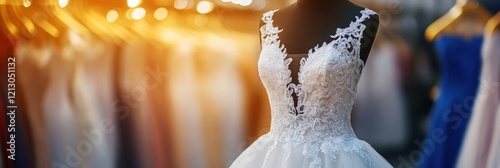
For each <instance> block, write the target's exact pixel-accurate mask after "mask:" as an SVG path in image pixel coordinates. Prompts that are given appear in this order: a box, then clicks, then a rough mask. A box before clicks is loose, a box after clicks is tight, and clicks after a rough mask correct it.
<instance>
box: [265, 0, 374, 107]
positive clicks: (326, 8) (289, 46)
mask: <svg viewBox="0 0 500 168" xmlns="http://www.w3.org/2000/svg"><path fill="white" fill-rule="evenodd" d="M363 9H364V8H363V7H360V6H358V5H356V4H353V3H352V2H350V1H348V0H297V2H295V3H293V4H292V5H290V6H288V7H285V8H283V9H280V10H279V11H277V12H275V14H274V15H273V20H274V22H273V25H274V26H276V27H278V28H279V29H282V30H283V31H282V32H281V33H279V39H280V41H281V44H283V45H284V46H285V48H286V53H287V58H293V60H300V59H302V58H303V57H307V56H308V55H307V53H308V52H309V50H310V49H312V48H314V47H315V46H317V45H319V46H321V44H323V43H324V42H326V43H329V42H331V41H332V40H334V39H333V38H332V37H330V36H331V35H335V33H336V30H337V28H346V27H349V24H350V23H351V22H354V21H355V19H356V16H358V17H359V16H360V11H362V10H363ZM363 24H364V25H366V28H365V29H364V31H363V38H362V39H361V51H360V57H361V60H363V62H365V63H366V60H367V58H368V55H369V53H370V50H371V47H372V45H373V42H374V40H375V37H376V34H377V30H378V26H379V18H378V16H377V15H373V16H371V17H370V18H369V19H367V20H365V21H364V22H363ZM263 25H264V22H262V21H261V22H260V27H262V26H263ZM289 68H290V70H291V77H292V83H295V84H297V83H298V71H299V68H300V61H292V62H291V63H290V66H289ZM292 96H293V97H294V99H295V100H296V99H297V98H296V95H295V94H293V95H292Z"/></svg>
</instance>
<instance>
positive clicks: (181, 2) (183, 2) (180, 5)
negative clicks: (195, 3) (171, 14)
mask: <svg viewBox="0 0 500 168" xmlns="http://www.w3.org/2000/svg"><path fill="white" fill-rule="evenodd" d="M188 3H189V2H188V1H187V0H176V1H175V2H174V8H177V9H185V8H187V6H188Z"/></svg>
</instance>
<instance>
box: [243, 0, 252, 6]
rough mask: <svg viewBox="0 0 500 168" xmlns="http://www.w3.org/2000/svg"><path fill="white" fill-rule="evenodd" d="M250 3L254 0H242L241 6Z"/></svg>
mask: <svg viewBox="0 0 500 168" xmlns="http://www.w3.org/2000/svg"><path fill="white" fill-rule="evenodd" d="M250 4H252V0H240V5H241V6H248V5H250Z"/></svg>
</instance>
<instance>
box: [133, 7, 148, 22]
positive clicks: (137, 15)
mask: <svg viewBox="0 0 500 168" xmlns="http://www.w3.org/2000/svg"><path fill="white" fill-rule="evenodd" d="M144 16H146V9H144V8H135V9H133V10H132V19H134V20H141V19H142V18H144Z"/></svg>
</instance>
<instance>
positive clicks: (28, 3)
mask: <svg viewBox="0 0 500 168" xmlns="http://www.w3.org/2000/svg"><path fill="white" fill-rule="evenodd" d="M23 6H24V7H26V8H27V7H30V6H31V1H30V0H24V1H23Z"/></svg>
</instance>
